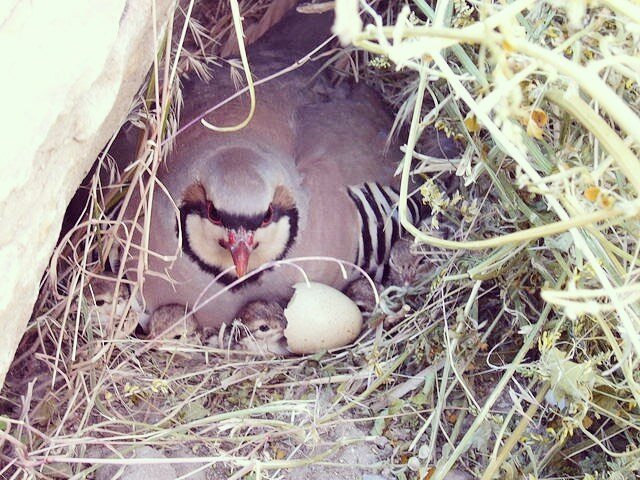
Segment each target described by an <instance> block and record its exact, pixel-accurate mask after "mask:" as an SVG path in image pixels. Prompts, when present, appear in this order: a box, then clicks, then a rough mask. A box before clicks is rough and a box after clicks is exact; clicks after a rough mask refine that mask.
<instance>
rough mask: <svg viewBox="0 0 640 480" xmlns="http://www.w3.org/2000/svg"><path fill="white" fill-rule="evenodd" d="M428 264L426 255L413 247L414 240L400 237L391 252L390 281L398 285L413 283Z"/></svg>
mask: <svg viewBox="0 0 640 480" xmlns="http://www.w3.org/2000/svg"><path fill="white" fill-rule="evenodd" d="M426 269H427V265H426V263H425V257H424V255H421V254H420V253H419V252H416V251H415V250H414V249H413V242H411V241H409V240H405V239H402V238H401V239H400V240H398V241H396V243H394V244H393V247H392V248H391V252H390V254H389V283H390V284H391V285H396V286H398V287H408V286H409V285H412V284H413V283H414V282H415V281H416V280H417V279H418V278H419V277H420V275H421V274H423V273H425V272H426Z"/></svg>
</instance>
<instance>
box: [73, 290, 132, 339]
mask: <svg viewBox="0 0 640 480" xmlns="http://www.w3.org/2000/svg"><path fill="white" fill-rule="evenodd" d="M115 287H116V278H115V277H109V278H97V277H96V278H92V279H91V281H90V282H89V284H88V285H87V286H86V287H85V288H84V290H83V292H82V294H83V297H84V302H82V303H83V304H84V305H86V308H87V310H86V317H85V318H86V325H87V326H88V327H95V330H94V333H96V334H97V335H98V336H100V337H102V338H104V337H106V336H107V335H108V332H109V329H110V328H116V327H117V326H119V325H121V327H120V328H119V330H118V331H117V332H116V338H125V337H127V336H129V335H131V334H132V333H133V332H134V330H135V329H136V327H137V326H138V322H139V312H138V311H137V310H136V309H135V308H133V306H132V308H131V309H130V310H129V312H128V313H127V317H126V318H125V319H124V321H123V322H122V324H120V320H121V319H122V315H123V314H124V311H125V308H126V306H127V303H128V302H129V297H130V294H129V289H128V288H127V286H126V285H123V284H120V287H119V289H118V292H117V294H116V292H115ZM114 302H115V303H116V305H115V310H114V308H113V304H114Z"/></svg>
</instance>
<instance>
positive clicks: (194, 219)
mask: <svg viewBox="0 0 640 480" xmlns="http://www.w3.org/2000/svg"><path fill="white" fill-rule="evenodd" d="M185 225H186V230H187V232H186V234H187V236H188V238H189V247H191V250H192V251H193V253H195V254H196V255H197V256H198V257H200V259H201V260H202V261H203V262H204V263H206V264H208V265H211V266H213V267H217V268H219V269H220V270H226V269H227V268H229V267H233V259H232V258H231V253H229V250H227V249H226V248H224V247H223V246H222V245H220V243H219V242H220V240H226V239H227V232H226V230H225V228H224V227H221V226H219V225H214V224H213V223H211V222H210V221H209V220H208V219H206V218H202V217H201V216H200V215H196V214H193V213H192V214H189V215H187V219H186V222H185Z"/></svg>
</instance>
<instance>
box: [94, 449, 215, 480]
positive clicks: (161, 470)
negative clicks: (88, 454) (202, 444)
mask: <svg viewBox="0 0 640 480" xmlns="http://www.w3.org/2000/svg"><path fill="white" fill-rule="evenodd" d="M102 455H104V457H103V458H105V457H107V456H108V457H109V458H112V456H113V455H112V454H110V452H109V451H108V450H107V449H102ZM172 456H175V457H192V456H193V455H190V454H189V453H188V452H185V451H183V450H180V451H178V452H176V454H175V455H172ZM124 457H126V458H139V459H153V458H169V457H167V456H165V455H163V454H162V453H161V452H160V451H158V450H156V449H155V448H151V447H147V446H142V447H138V448H136V449H135V453H134V454H133V455H131V454H126V453H125V454H124ZM200 466H202V464H198V463H174V464H170V463H156V464H154V463H152V462H151V463H145V464H139V465H126V466H123V465H103V466H101V467H99V468H98V469H97V470H96V480H111V479H112V478H116V476H117V474H118V472H119V471H120V470H122V474H121V476H118V477H117V478H120V479H121V480H146V479H148V478H152V479H153V480H174V479H176V478H178V477H182V476H186V475H188V474H189V473H190V472H192V471H194V470H197V469H198V468H199V467H200ZM206 478H207V474H206V469H205V470H201V471H199V472H196V473H193V474H191V475H190V476H189V479H191V480H206Z"/></svg>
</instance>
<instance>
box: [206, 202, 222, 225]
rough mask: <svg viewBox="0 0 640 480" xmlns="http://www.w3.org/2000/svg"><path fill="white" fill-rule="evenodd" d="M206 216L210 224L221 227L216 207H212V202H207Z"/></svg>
mask: <svg viewBox="0 0 640 480" xmlns="http://www.w3.org/2000/svg"><path fill="white" fill-rule="evenodd" d="M207 215H208V216H209V220H211V223H213V224H214V225H222V219H221V218H220V214H219V213H218V210H216V207H214V206H213V203H212V202H209V203H208V205H207Z"/></svg>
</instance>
